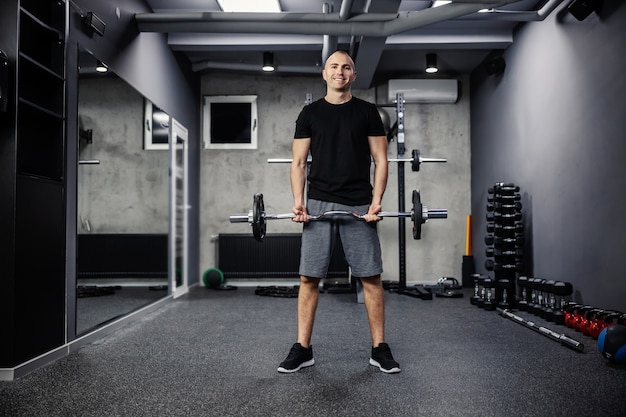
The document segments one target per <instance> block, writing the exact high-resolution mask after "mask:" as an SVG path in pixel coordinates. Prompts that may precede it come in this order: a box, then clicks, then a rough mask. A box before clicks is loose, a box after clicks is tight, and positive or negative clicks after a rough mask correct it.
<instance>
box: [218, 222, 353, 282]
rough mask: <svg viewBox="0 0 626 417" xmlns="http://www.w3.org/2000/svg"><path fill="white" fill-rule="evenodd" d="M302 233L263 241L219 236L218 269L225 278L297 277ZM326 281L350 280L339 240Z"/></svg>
mask: <svg viewBox="0 0 626 417" xmlns="http://www.w3.org/2000/svg"><path fill="white" fill-rule="evenodd" d="M300 238H301V234H300V233H273V234H268V235H266V236H265V238H264V239H263V242H258V241H257V240H255V239H254V237H253V236H252V234H251V233H248V234H220V235H218V239H217V259H218V267H219V269H220V270H221V271H222V273H223V274H224V278H226V279H228V278H298V277H299V276H300V275H299V273H298V267H299V265H300ZM337 243H338V244H337V245H335V250H334V252H333V256H332V259H331V262H330V266H329V268H328V275H327V278H347V277H348V276H349V275H348V264H347V263H346V261H345V257H344V254H343V248H342V247H341V242H340V241H339V240H337Z"/></svg>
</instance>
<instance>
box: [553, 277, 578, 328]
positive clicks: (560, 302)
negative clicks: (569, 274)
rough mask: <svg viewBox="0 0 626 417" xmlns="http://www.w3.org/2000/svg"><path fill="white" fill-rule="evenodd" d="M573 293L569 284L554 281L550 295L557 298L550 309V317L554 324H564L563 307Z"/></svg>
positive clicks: (572, 288)
mask: <svg viewBox="0 0 626 417" xmlns="http://www.w3.org/2000/svg"><path fill="white" fill-rule="evenodd" d="M573 292H574V287H573V285H572V284H571V283H569V282H563V281H556V282H555V283H554V285H553V286H552V294H553V295H554V296H555V297H558V298H557V300H556V304H555V305H554V306H553V307H552V308H553V309H554V312H553V313H552V316H553V319H554V322H555V323H556V324H565V316H564V313H563V307H564V306H565V304H566V303H567V297H569V296H570V295H572V293H573Z"/></svg>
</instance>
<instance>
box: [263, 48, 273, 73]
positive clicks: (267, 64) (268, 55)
mask: <svg viewBox="0 0 626 417" xmlns="http://www.w3.org/2000/svg"><path fill="white" fill-rule="evenodd" d="M263 71H265V72H272V71H274V53H273V52H263Z"/></svg>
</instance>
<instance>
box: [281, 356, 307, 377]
mask: <svg viewBox="0 0 626 417" xmlns="http://www.w3.org/2000/svg"><path fill="white" fill-rule="evenodd" d="M313 365H315V359H311V360H308V361H306V362H302V363H301V364H300V366H298V367H297V368H294V369H285V368H283V367H282V366H279V367H278V372H282V373H284V374H292V373H294V372H298V371H299V370H300V369H302V368H306V367H307V366H313Z"/></svg>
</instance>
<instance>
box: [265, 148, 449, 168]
mask: <svg viewBox="0 0 626 417" xmlns="http://www.w3.org/2000/svg"><path fill="white" fill-rule="evenodd" d="M291 161H292V159H291V158H269V159H268V160H267V162H268V163H270V164H290V163H291ZM307 162H308V163H310V162H311V158H309V159H307ZM387 162H410V163H411V171H414V172H418V171H419V170H420V165H421V164H423V163H433V162H435V163H443V162H448V160H447V159H444V158H423V157H422V156H421V154H420V150H419V149H413V150H412V151H411V158H389V159H387Z"/></svg>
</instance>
